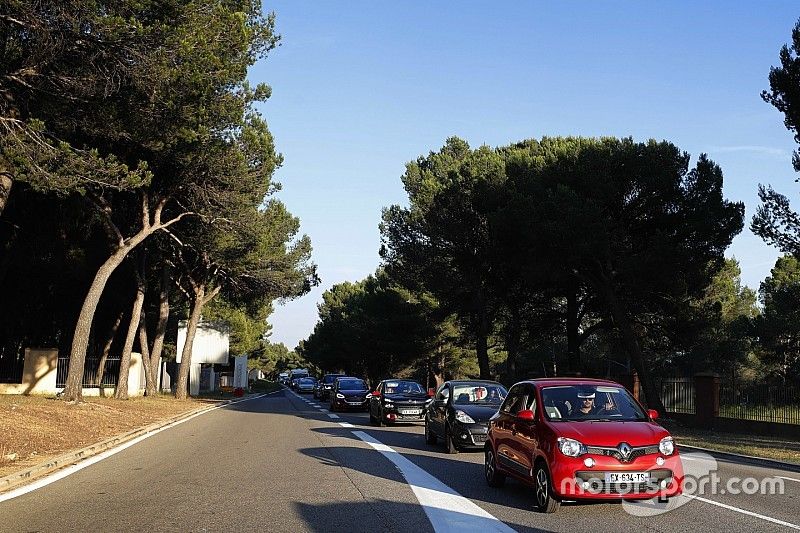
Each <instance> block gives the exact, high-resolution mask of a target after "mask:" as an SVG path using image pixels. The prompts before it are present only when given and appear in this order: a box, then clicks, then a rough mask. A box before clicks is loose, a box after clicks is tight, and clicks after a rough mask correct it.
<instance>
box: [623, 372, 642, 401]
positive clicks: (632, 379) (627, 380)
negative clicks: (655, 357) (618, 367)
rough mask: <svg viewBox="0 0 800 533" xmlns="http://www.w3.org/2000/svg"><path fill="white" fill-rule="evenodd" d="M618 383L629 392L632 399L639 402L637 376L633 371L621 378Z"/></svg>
mask: <svg viewBox="0 0 800 533" xmlns="http://www.w3.org/2000/svg"><path fill="white" fill-rule="evenodd" d="M619 382H620V383H621V384H622V385H624V386H625V388H626V389H628V390H629V391H630V393H631V395H633V397H634V398H636V399H637V400H639V374H637V373H636V371H635V370H634V371H633V372H631V373H630V374H624V375H623V376H621V377H620V380H619Z"/></svg>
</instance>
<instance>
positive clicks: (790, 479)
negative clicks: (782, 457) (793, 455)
mask: <svg viewBox="0 0 800 533" xmlns="http://www.w3.org/2000/svg"><path fill="white" fill-rule="evenodd" d="M775 477H778V478H781V479H788V480H789V481H797V482H798V483H800V479H797V478H793V477H786V476H775Z"/></svg>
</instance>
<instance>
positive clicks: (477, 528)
mask: <svg viewBox="0 0 800 533" xmlns="http://www.w3.org/2000/svg"><path fill="white" fill-rule="evenodd" d="M353 435H355V436H356V437H358V438H359V439H361V440H363V441H364V442H366V443H367V444H369V445H370V446H372V447H373V448H374V449H376V450H378V451H379V452H380V453H381V454H382V455H383V456H384V457H386V458H387V459H389V460H390V461H391V462H392V463H394V465H395V466H396V467H397V469H398V470H400V473H401V474H403V477H404V478H405V479H406V481H407V482H408V484H409V486H410V487H411V490H412V491H413V492H414V495H415V496H416V497H417V500H419V503H420V505H422V509H423V510H424V511H425V514H426V515H428V519H429V520H430V521H431V525H432V526H433V530H434V531H436V532H437V533H439V532H442V533H444V532H453V533H455V532H458V533H466V532H475V533H487V532H491V531H497V532H503V533H511V532H513V531H514V530H513V529H511V528H510V527H508V526H507V525H506V524H504V523H503V522H501V521H500V520H498V519H497V518H495V517H494V516H492V515H491V514H489V513H488V512H486V511H485V510H483V509H482V508H481V507H479V506H477V505H475V503H473V502H472V501H471V500H469V499H467V498H465V497H463V496H461V495H460V494H459V493H457V492H456V491H454V490H453V489H451V488H450V487H448V486H447V485H445V484H444V483H442V482H441V481H439V480H438V479H437V478H435V477H434V476H432V475H430V474H429V473H427V472H426V471H425V470H423V469H422V468H420V467H418V466H417V465H415V464H414V463H412V462H411V461H409V460H408V459H406V458H405V457H403V456H402V455H401V454H399V453H397V452H396V451H395V450H393V449H392V448H390V447H389V446H386V445H385V444H383V443H382V442H380V441H378V440H376V439H375V438H373V437H372V436H370V435H367V434H366V433H364V432H363V431H353Z"/></svg>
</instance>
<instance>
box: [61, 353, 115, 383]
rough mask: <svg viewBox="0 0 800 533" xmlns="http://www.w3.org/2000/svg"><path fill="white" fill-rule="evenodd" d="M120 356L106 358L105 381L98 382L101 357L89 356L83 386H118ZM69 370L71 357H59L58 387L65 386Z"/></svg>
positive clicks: (84, 369)
mask: <svg viewBox="0 0 800 533" xmlns="http://www.w3.org/2000/svg"><path fill="white" fill-rule="evenodd" d="M119 364H120V356H116V357H114V356H108V358H107V359H106V365H105V371H104V372H103V383H102V384H101V383H98V382H97V375H98V374H99V370H100V358H99V357H87V358H86V363H85V364H84V366H83V386H84V387H85V388H92V387H97V388H99V387H100V386H101V385H102V386H103V387H116V386H117V381H118V380H119ZM68 372H69V357H59V358H58V369H57V370H56V387H63V386H65V385H66V382H67V373H68Z"/></svg>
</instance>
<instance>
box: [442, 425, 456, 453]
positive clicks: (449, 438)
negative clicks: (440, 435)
mask: <svg viewBox="0 0 800 533" xmlns="http://www.w3.org/2000/svg"><path fill="white" fill-rule="evenodd" d="M444 442H445V446H447V453H458V447H457V446H456V443H455V441H454V440H453V432H452V431H450V426H447V427H445V428H444Z"/></svg>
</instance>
